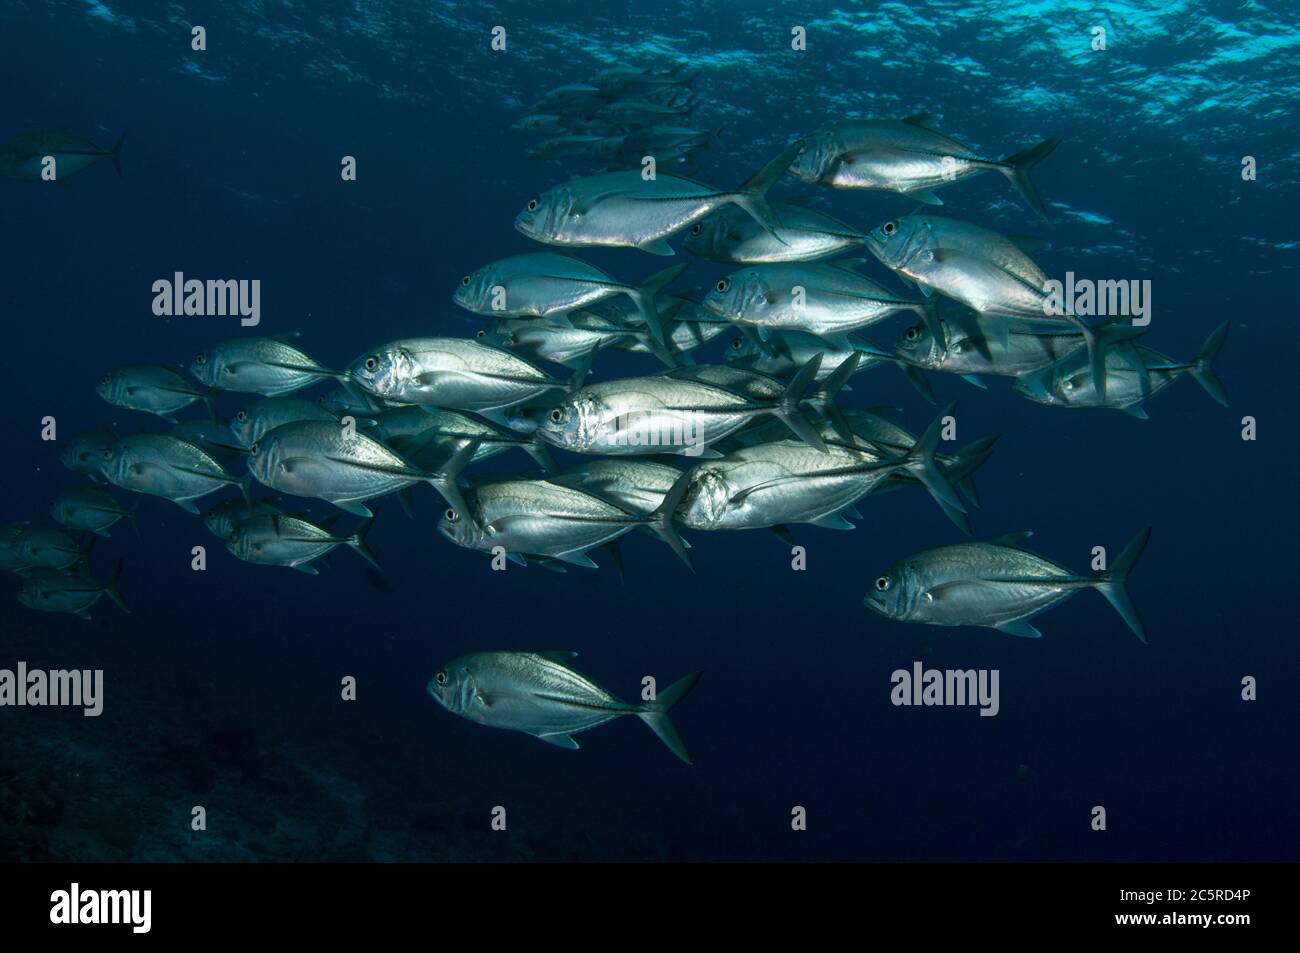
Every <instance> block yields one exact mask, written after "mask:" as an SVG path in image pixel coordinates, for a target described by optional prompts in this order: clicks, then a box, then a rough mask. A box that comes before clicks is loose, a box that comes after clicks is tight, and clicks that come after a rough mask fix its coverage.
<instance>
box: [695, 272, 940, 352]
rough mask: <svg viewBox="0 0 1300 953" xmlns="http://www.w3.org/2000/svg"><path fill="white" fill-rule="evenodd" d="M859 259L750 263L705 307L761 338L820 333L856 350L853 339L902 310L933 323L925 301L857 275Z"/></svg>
mask: <svg viewBox="0 0 1300 953" xmlns="http://www.w3.org/2000/svg"><path fill="white" fill-rule="evenodd" d="M857 264H858V262H857V261H836V262H825V263H821V262H787V263H782V264H775V265H750V266H748V267H746V268H745V269H743V270H742V271H737V272H734V273H733V274H731V275H728V276H727V277H725V278H721V279H719V280H718V282H717V284H716V285H714V286H713V288H712V290H710V291H709V293H708V294H707V295H706V296H705V298H704V301H703V304H704V307H705V308H707V309H708V310H709V311H712V312H713V313H714V314H717V315H719V316H721V317H724V318H726V319H727V320H728V321H732V322H735V323H736V324H742V325H744V326H746V327H752V328H754V329H756V330H757V332H758V336H759V337H760V338H761V339H766V337H767V335H768V334H770V333H771V332H772V331H803V332H805V333H807V334H815V335H817V336H818V337H820V338H823V339H824V340H826V341H828V342H830V343H831V344H833V345H834V346H836V347H838V348H845V349H851V348H852V342H851V341H850V340H849V337H848V336H849V335H850V334H852V333H853V332H855V331H860V330H862V329H863V328H866V327H869V326H871V325H873V324H876V323H878V322H880V321H885V320H888V319H889V318H890V317H892V316H894V315H896V314H901V313H903V312H912V313H914V314H917V315H921V316H922V317H924V318H926V319H927V320H929V319H930V309H929V306H928V305H927V304H926V302H925V301H923V300H920V299H909V298H903V297H900V296H899V295H896V294H893V293H892V292H890V291H889V290H888V289H886V288H883V287H882V286H880V285H878V284H877V283H876V282H874V281H872V280H871V279H870V278H867V277H865V276H863V275H861V274H859V273H858V272H857V271H855V270H854V269H855V267H856V265H857Z"/></svg>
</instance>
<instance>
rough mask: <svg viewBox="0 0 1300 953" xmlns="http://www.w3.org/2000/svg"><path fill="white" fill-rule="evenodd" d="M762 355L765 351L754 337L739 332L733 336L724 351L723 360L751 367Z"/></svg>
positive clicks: (739, 365)
mask: <svg viewBox="0 0 1300 953" xmlns="http://www.w3.org/2000/svg"><path fill="white" fill-rule="evenodd" d="M762 356H763V352H762V351H761V350H760V349H759V346H758V344H757V343H755V341H754V339H753V338H751V337H748V336H746V335H744V334H737V335H736V336H735V337H734V338H732V339H731V343H730V344H728V345H727V349H726V350H725V351H724V352H723V353H722V359H723V361H725V362H726V363H728V364H735V365H736V366H738V367H751V366H753V364H754V362H755V361H757V360H758V359H759V358H760V357H762Z"/></svg>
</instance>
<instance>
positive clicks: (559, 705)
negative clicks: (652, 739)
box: [428, 652, 700, 764]
mask: <svg viewBox="0 0 1300 953" xmlns="http://www.w3.org/2000/svg"><path fill="white" fill-rule="evenodd" d="M576 654H577V653H575V652H475V653H473V654H470V655H462V656H460V657H459V658H454V659H452V660H451V661H450V662H448V663H447V664H446V665H445V666H444V667H443V668H442V669H441V670H440V671H439V672H438V673H437V674H435V675H434V676H433V678H432V679H430V680H429V685H428V692H429V694H430V695H432V696H433V699H434V701H436V702H438V704H440V705H442V707H443V708H445V709H447V711H449V712H451V713H452V714H453V715H460V716H461V717H462V718H467V719H469V720H470V721H474V722H477V723H478V724H480V725H487V726H489V727H492V728H506V729H509V730H511V731H522V732H524V733H525V734H530V735H532V736H533V737H535V738H538V739H540V740H542V741H545V742H546V743H547V744H552V745H555V746H556V747H559V748H571V749H576V748H577V747H578V743H577V742H576V741H574V740H573V736H574V735H576V734H578V733H579V732H582V731H588V730H590V729H592V728H596V727H598V726H600V725H603V724H605V722H607V721H613V720H614V719H615V718H619V717H621V716H623V715H635V716H636V717H637V718H640V719H641V720H642V721H643V722H645V723H646V725H647V726H649V728H650V730H651V731H653V732H654V733H655V735H657V736H658V738H659V740H660V741H662V742H663V743H664V744H665V745H667V746H668V750H669V751H671V752H672V753H673V754H675V755H676V756H677V757H678V758H680V759H681V760H682V761H685V762H686V763H687V764H690V763H691V756H690V754H689V753H688V752H687V750H686V745H685V744H684V743H683V742H682V739H681V736H679V735H678V734H677V729H676V728H674V727H673V723H672V722H671V721H669V719H668V710H669V709H670V708H672V707H673V706H674V705H675V704H677V703H678V702H679V701H681V700H682V699H683V698H685V697H686V695H687V693H689V692H690V690H691V689H692V688H694V687H695V683H696V682H698V681H699V680H700V673H699V672H692V673H691V674H689V675H687V676H686V677H685V678H681V679H679V680H678V681H676V682H674V683H673V684H672V685H670V686H668V687H667V688H665V689H664V690H663V691H661V692H659V693H658V697H657V698H655V700H654V701H649V702H644V703H642V704H639V705H631V704H628V703H627V702H621V701H619V700H618V699H617V698H615V697H614V696H613V695H611V694H610V693H609V692H607V691H605V690H604V689H603V688H601V687H600V686H599V685H596V684H595V683H594V682H592V681H590V680H589V679H587V678H584V677H583V676H581V675H579V674H578V673H577V672H575V671H573V669H571V668H569V667H568V666H567V664H566V663H567V662H569V661H570V660H571V659H572V658H573V657H574V656H575V655H576Z"/></svg>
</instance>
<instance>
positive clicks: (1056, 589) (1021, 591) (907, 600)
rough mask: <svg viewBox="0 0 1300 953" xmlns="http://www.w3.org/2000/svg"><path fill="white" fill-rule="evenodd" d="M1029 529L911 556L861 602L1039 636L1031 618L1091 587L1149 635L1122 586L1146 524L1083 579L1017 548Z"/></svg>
mask: <svg viewBox="0 0 1300 953" xmlns="http://www.w3.org/2000/svg"><path fill="white" fill-rule="evenodd" d="M1030 535H1031V534H1030V533H1013V534H1011V535H1008V536H1003V537H999V538H998V539H994V540H991V541H989V542H987V543H961V544H958V545H956V546H941V547H939V548H938V549H929V550H926V551H924V552H920V553H914V554H913V555H911V556H906V557H904V558H903V559H900V560H899V561H898V562H896V563H894V565H893V566H891V567H890V568H889V571H888V572H886V573H885V574H884V575H883V576H880V577H879V578H877V579H876V581H875V582H874V583H873V584H872V587H871V589H870V590H869V591H868V592H867V595H866V597H865V598H864V599H863V602H864V604H865V605H866V606H867V608H868V609H872V610H874V611H875V612H878V613H880V614H881V615H883V616H885V617H886V618H890V619H896V620H898V621H900V622H921V623H925V624H927V625H947V626H954V625H977V626H987V627H989V628H994V629H998V630H999V631H1002V632H1006V633H1009V634H1011V635H1019V636H1023V637H1025V638H1033V639H1036V638H1038V637H1039V636H1041V635H1042V633H1041V632H1039V631H1038V630H1037V629H1036V628H1034V627H1033V626H1032V625H1030V624H1029V619H1031V618H1033V617H1034V616H1036V615H1038V613H1040V612H1042V611H1044V610H1045V609H1049V608H1051V607H1052V606H1054V605H1056V604H1057V603H1058V602H1062V601H1064V600H1065V599H1068V598H1069V597H1070V596H1072V595H1074V594H1075V593H1076V592H1078V591H1079V590H1080V589H1096V590H1097V591H1098V592H1100V593H1101V594H1102V595H1103V596H1105V597H1106V599H1107V601H1108V602H1110V604H1111V605H1112V606H1114V607H1115V611H1116V612H1118V613H1119V614H1120V617H1121V618H1123V620H1124V621H1125V622H1126V623H1128V626H1129V628H1130V629H1132V630H1133V632H1134V634H1136V635H1137V637H1138V638H1139V639H1141V640H1142V641H1143V642H1145V641H1146V634H1145V632H1144V630H1143V628H1142V623H1141V621H1140V619H1139V618H1138V613H1137V608H1136V607H1135V606H1134V605H1133V603H1132V602H1131V601H1130V599H1129V597H1128V592H1127V591H1126V590H1125V588H1124V585H1125V583H1126V582H1127V580H1128V574H1129V572H1130V571H1131V570H1132V568H1133V565H1134V563H1136V562H1137V560H1138V557H1139V556H1141V555H1142V551H1143V550H1144V549H1145V548H1146V544H1147V539H1148V538H1149V537H1150V535H1151V530H1150V529H1144V530H1142V531H1141V532H1140V533H1138V534H1137V536H1135V537H1134V538H1133V539H1132V540H1131V541H1130V542H1129V544H1128V545H1127V546H1125V547H1124V551H1123V552H1121V553H1120V554H1119V557H1118V558H1117V559H1115V561H1114V562H1113V563H1111V566H1110V569H1109V570H1107V571H1106V572H1103V573H1101V574H1100V575H1097V576H1080V575H1076V574H1074V573H1072V572H1070V571H1069V570H1068V569H1065V568H1064V567H1062V566H1059V565H1057V564H1056V563H1054V562H1052V561H1050V560H1048V559H1044V558H1043V557H1042V556H1038V555H1036V554H1034V553H1031V552H1029V551H1028V550H1025V549H1023V548H1022V547H1021V544H1022V543H1023V542H1024V540H1025V539H1026V538H1028V537H1029V536H1030Z"/></svg>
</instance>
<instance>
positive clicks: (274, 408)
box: [230, 397, 339, 449]
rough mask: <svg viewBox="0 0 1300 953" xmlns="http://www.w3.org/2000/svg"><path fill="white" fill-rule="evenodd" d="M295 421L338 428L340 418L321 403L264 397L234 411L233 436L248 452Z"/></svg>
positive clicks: (289, 398) (300, 399)
mask: <svg viewBox="0 0 1300 953" xmlns="http://www.w3.org/2000/svg"><path fill="white" fill-rule="evenodd" d="M295 420H320V421H328V422H330V423H335V424H337V423H339V416H338V415H337V414H335V413H334V412H333V411H331V410H326V409H325V408H324V407H322V406H321V405H320V404H319V403H318V402H316V401H310V400H303V399H302V398H301V397H264V398H262V399H261V400H259V401H257V402H256V403H253V404H249V405H248V406H246V407H241V408H240V409H239V410H237V411H235V414H234V416H232V417H231V418H230V432H231V433H232V434H234V436H235V439H236V440H237V441H239V445H240V446H241V447H244V448H245V449H247V448H248V447H251V446H252V445H253V444H255V443H257V442H258V441H259V440H261V439H262V437H264V436H265V435H266V434H267V432H268V431H271V430H274V429H275V428H276V427H278V426H280V425H281V424H287V423H291V422H293V421H295Z"/></svg>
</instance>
